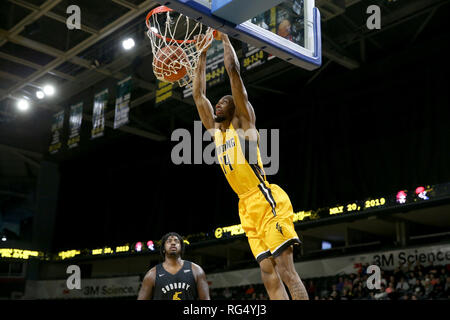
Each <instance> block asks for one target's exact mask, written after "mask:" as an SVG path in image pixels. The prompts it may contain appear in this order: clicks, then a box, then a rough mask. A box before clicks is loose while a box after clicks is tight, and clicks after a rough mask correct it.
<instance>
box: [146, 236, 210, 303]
mask: <svg viewBox="0 0 450 320" xmlns="http://www.w3.org/2000/svg"><path fill="white" fill-rule="evenodd" d="M183 252H184V243H183V239H182V238H181V236H180V235H179V234H177V233H175V232H170V233H168V234H166V235H165V236H164V237H163V238H162V240H161V255H162V256H163V257H164V262H163V263H161V264H158V265H157V266H155V267H153V268H152V269H150V271H148V272H147V274H146V275H145V277H144V280H143V281H142V286H141V289H140V291H139V295H138V300H210V298H209V287H208V283H207V282H206V275H205V272H204V271H203V269H202V268H201V267H200V266H198V265H197V264H195V263H193V262H190V261H187V260H181V256H182V254H183Z"/></svg>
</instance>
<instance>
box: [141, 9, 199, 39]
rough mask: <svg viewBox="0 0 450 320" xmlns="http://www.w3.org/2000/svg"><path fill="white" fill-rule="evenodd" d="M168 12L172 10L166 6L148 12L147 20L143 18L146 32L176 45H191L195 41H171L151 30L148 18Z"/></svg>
mask: <svg viewBox="0 0 450 320" xmlns="http://www.w3.org/2000/svg"><path fill="white" fill-rule="evenodd" d="M170 11H173V10H172V9H170V8H168V7H166V6H159V7H156V8H155V9H153V10H152V11H150V12H149V13H148V14H147V18H145V24H146V25H147V28H148V30H149V31H150V32H152V33H153V34H154V35H155V36H157V37H158V38H160V39H164V40H166V41H169V42H177V43H193V42H195V41H196V40H176V39H172V38H168V37H163V36H162V35H160V34H159V33H157V32H155V31H153V30H152V28H151V26H150V24H149V20H150V17H151V16H153V15H154V14H158V13H164V12H170Z"/></svg>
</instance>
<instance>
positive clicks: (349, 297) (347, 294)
mask: <svg viewBox="0 0 450 320" xmlns="http://www.w3.org/2000/svg"><path fill="white" fill-rule="evenodd" d="M341 300H352V294H351V292H349V291H348V290H347V289H343V291H342V297H341Z"/></svg>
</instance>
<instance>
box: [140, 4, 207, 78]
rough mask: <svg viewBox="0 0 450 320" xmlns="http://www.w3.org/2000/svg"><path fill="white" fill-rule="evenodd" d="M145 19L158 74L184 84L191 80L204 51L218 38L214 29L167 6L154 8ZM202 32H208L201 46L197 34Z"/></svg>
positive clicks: (154, 68) (156, 74) (154, 65)
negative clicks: (214, 34) (198, 43)
mask: <svg viewBox="0 0 450 320" xmlns="http://www.w3.org/2000/svg"><path fill="white" fill-rule="evenodd" d="M145 23H146V25H147V28H148V31H147V36H148V37H149V39H150V43H151V46H152V53H153V72H154V73H155V76H156V78H157V79H158V80H161V81H165V82H177V83H178V84H179V86H180V87H183V86H186V85H187V84H189V83H191V82H192V79H193V76H194V72H195V69H196V68H197V63H198V61H199V58H200V54H201V52H202V51H203V50H204V49H205V48H207V47H208V46H209V45H210V44H211V42H212V40H213V38H214V36H213V32H214V29H212V28H209V27H205V26H203V25H202V24H201V23H199V22H196V21H193V20H191V19H189V18H188V17H186V16H184V15H182V14H180V13H176V12H174V11H173V10H172V9H170V8H168V7H165V6H159V7H157V8H155V9H153V10H152V11H150V12H149V13H148V15H147V18H146V19H145ZM200 35H203V36H204V38H203V39H204V40H203V41H202V43H201V44H200V45H198V46H199V48H197V41H196V36H200ZM177 39H182V40H177Z"/></svg>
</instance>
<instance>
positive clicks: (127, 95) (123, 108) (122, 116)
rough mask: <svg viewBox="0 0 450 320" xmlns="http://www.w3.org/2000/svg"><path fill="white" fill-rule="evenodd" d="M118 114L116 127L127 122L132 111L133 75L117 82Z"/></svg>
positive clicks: (115, 119)
mask: <svg viewBox="0 0 450 320" xmlns="http://www.w3.org/2000/svg"><path fill="white" fill-rule="evenodd" d="M117 86H118V88H117V98H116V114H115V116H114V129H117V128H119V127H121V126H123V125H124V124H127V123H128V121H129V119H128V112H129V111H130V99H131V77H128V78H126V79H124V80H122V81H120V82H118V83H117Z"/></svg>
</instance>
